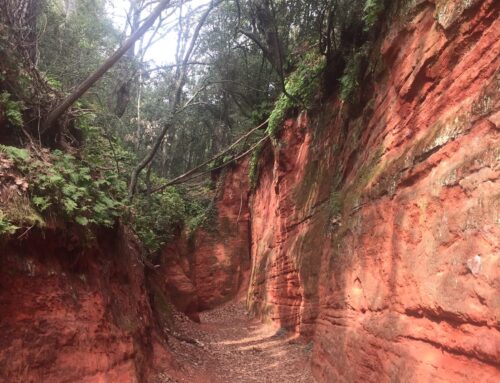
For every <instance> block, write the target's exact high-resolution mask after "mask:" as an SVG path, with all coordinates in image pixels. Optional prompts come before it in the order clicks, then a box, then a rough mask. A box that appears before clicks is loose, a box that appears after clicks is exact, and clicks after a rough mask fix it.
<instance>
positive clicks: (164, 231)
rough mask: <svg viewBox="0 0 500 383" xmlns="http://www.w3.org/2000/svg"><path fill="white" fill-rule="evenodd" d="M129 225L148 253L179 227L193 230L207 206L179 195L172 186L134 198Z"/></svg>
mask: <svg viewBox="0 0 500 383" xmlns="http://www.w3.org/2000/svg"><path fill="white" fill-rule="evenodd" d="M132 213H133V216H132V225H133V227H134V230H135V232H136V233H137V235H138V236H139V238H140V239H141V241H142V242H143V244H144V245H145V246H146V248H147V249H148V250H149V252H150V253H153V252H155V251H158V250H160V249H161V248H162V246H163V245H165V244H166V243H167V242H168V241H170V240H172V239H173V238H174V237H175V235H176V234H178V233H179V232H180V231H181V230H182V229H183V228H187V229H188V234H189V232H193V231H194V230H196V228H197V227H199V226H200V225H201V224H202V223H203V222H204V221H205V220H206V218H207V209H206V208H205V207H204V206H202V205H201V204H200V203H199V202H198V201H196V200H193V199H189V198H187V197H186V196H183V195H182V193H181V191H180V190H179V189H178V188H176V187H173V186H172V187H168V188H166V189H165V190H163V191H162V192H160V193H155V194H151V195H149V196H147V195H140V196H137V197H136V198H135V199H134V203H133V207H132Z"/></svg>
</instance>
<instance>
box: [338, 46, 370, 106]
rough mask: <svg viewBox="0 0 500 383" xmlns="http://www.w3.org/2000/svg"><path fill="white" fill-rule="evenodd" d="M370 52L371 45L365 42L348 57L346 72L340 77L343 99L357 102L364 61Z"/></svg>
mask: <svg viewBox="0 0 500 383" xmlns="http://www.w3.org/2000/svg"><path fill="white" fill-rule="evenodd" d="M368 53H369V45H368V44H365V45H363V46H362V47H361V48H359V49H356V50H355V51H354V52H352V54H351V55H350V56H349V58H348V59H347V63H346V67H345V69H344V73H343V75H342V77H341V78H340V80H339V81H340V94H339V97H340V99H341V100H342V101H345V102H349V103H355V102H356V93H357V90H358V89H359V85H360V77H361V74H362V73H361V70H362V66H363V63H364V62H365V61H366V59H367V57H368Z"/></svg>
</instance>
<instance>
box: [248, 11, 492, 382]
mask: <svg viewBox="0 0 500 383" xmlns="http://www.w3.org/2000/svg"><path fill="white" fill-rule="evenodd" d="M498 11H499V7H498V2H494V1H470V2H465V1H457V2H452V1H436V2H435V4H432V3H431V2H421V1H420V2H416V5H414V6H413V8H411V7H407V9H404V10H401V15H399V16H398V17H397V18H396V19H397V20H401V21H400V25H397V24H394V25H393V26H392V27H391V30H390V31H389V32H388V33H387V36H386V38H385V39H384V40H383V42H382V44H381V47H380V57H381V59H382V60H383V63H382V62H380V63H379V64H378V66H377V68H378V69H377V72H376V76H377V77H376V81H375V82H374V87H373V89H372V91H371V92H372V97H371V101H370V102H368V103H367V104H366V106H365V108H364V110H363V111H362V113H360V114H359V117H357V118H353V117H350V118H347V117H346V116H347V115H348V114H347V113H346V108H347V106H346V105H342V104H340V103H338V102H335V101H332V102H331V103H330V104H329V105H327V106H325V107H324V108H323V109H322V110H321V111H320V112H316V113H314V115H310V116H306V115H302V116H300V117H299V118H298V119H297V120H295V121H292V120H290V121H288V122H287V123H286V124H285V126H284V128H283V131H282V137H281V138H280V145H279V146H278V147H277V148H275V149H271V148H268V149H267V151H265V152H264V154H263V156H262V158H261V172H260V178H259V184H258V187H257V190H256V191H255V193H254V195H253V197H252V201H251V212H252V219H251V227H252V229H251V241H252V246H251V254H252V277H251V281H250V288H249V293H248V299H249V305H250V307H251V309H252V310H253V311H254V312H255V313H256V314H257V315H259V316H261V317H262V318H263V319H268V320H273V321H276V323H277V324H279V325H280V326H282V327H287V328H291V329H295V330H296V331H300V332H302V333H303V334H305V335H309V336H312V337H313V341H314V349H313V358H312V363H313V369H314V373H315V376H316V378H317V379H318V381H320V382H336V381H339V382H379V381H404V382H429V381H448V382H470V381H478V382H479V381H480V382H494V381H498V380H499V379H500V369H499V367H500V365H499V363H500V362H499V361H500V353H499V346H498V345H499V344H500V333H499V328H500V326H499V315H500V300H499V291H500V282H499V276H500V274H499V270H500V263H499V254H500V243H499V238H500V228H499V216H498V212H499V211H500V209H499V208H500V206H499V195H500V194H499V193H500V182H499V174H500V169H499V162H498V160H499V155H500V152H499V148H500V138H499V134H500V132H499V130H498V124H499V122H500V115H499V113H500V112H499V104H500V97H499V88H500V78H499V72H498V71H499V68H500V56H499V54H498V52H500V21H499V17H498ZM381 68H383V69H381ZM351 116H352V114H351Z"/></svg>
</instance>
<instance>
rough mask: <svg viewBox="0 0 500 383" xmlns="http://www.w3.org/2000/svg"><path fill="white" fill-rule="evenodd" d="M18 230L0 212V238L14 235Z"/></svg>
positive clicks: (0, 211)
mask: <svg viewBox="0 0 500 383" xmlns="http://www.w3.org/2000/svg"><path fill="white" fill-rule="evenodd" d="M17 229H19V228H18V227H17V226H16V225H14V224H13V223H12V222H10V221H9V219H7V217H6V216H5V214H4V212H3V211H2V210H0V236H2V235H6V234H14V233H15V231H16V230H17Z"/></svg>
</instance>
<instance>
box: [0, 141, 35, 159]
mask: <svg viewBox="0 0 500 383" xmlns="http://www.w3.org/2000/svg"><path fill="white" fill-rule="evenodd" d="M0 152H1V153H4V154H6V155H7V157H9V158H11V159H12V160H14V161H16V162H21V163H23V162H25V161H28V159H29V158H30V154H29V152H28V151H27V150H26V149H21V148H16V147H14V146H6V145H0Z"/></svg>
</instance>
